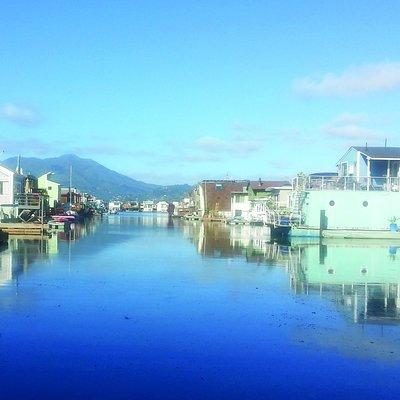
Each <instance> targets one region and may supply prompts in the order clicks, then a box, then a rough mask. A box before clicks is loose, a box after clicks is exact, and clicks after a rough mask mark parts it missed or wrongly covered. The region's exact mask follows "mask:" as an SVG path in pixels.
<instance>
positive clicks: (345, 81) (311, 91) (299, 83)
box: [294, 62, 400, 96]
mask: <svg viewBox="0 0 400 400" xmlns="http://www.w3.org/2000/svg"><path fill="white" fill-rule="evenodd" d="M294 89H295V91H297V92H299V93H303V94H306V95H312V96H353V95H361V94H366V93H372V92H381V91H390V90H394V89H400V62H382V63H376V64H367V65H361V66H357V67H351V68H349V69H347V70H346V71H344V72H342V73H340V74H334V73H328V74H325V75H323V76H320V77H303V78H300V79H297V80H296V81H295V82H294Z"/></svg>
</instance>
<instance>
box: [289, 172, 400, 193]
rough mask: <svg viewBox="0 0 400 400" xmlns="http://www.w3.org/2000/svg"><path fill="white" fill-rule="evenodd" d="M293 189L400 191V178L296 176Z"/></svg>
mask: <svg viewBox="0 0 400 400" xmlns="http://www.w3.org/2000/svg"><path fill="white" fill-rule="evenodd" d="M292 185H293V190H294V191H298V190H353V191H355V190H363V191H370V190H374V191H388V192H400V178H397V177H393V178H392V177H389V178H388V177H382V176H363V177H358V178H357V177H356V176H322V175H321V176H318V175H309V176H305V177H296V178H294V179H293V182H292Z"/></svg>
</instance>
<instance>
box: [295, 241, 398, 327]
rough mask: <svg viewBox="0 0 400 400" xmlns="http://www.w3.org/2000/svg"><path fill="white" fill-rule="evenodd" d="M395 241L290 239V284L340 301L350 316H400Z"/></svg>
mask: <svg viewBox="0 0 400 400" xmlns="http://www.w3.org/2000/svg"><path fill="white" fill-rule="evenodd" d="M397 248H398V246H397V245H396V243H386V242H382V241H381V242H379V241H378V242H377V241H375V242H370V241H368V242H365V241H363V240H358V241H357V240H331V241H328V240H326V241H325V240H324V241H322V242H321V243H317V244H293V246H292V251H294V252H295V253H297V258H293V259H294V260H296V262H294V263H293V265H292V270H291V284H292V288H293V290H295V291H296V292H297V293H306V294H310V293H318V294H319V295H320V296H325V297H329V298H331V299H332V300H334V301H336V302H337V303H338V304H340V305H342V306H343V307H344V308H345V309H346V310H347V311H348V312H350V314H349V315H351V317H352V319H353V321H354V322H361V323H379V324H387V323H399V322H400V312H399V311H400V254H397Z"/></svg>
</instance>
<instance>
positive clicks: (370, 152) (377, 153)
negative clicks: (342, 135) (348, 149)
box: [353, 146, 400, 160]
mask: <svg viewBox="0 0 400 400" xmlns="http://www.w3.org/2000/svg"><path fill="white" fill-rule="evenodd" d="M353 148H354V149H355V150H357V151H359V152H360V153H363V154H365V155H366V156H367V157H370V158H385V159H388V158H390V159H399V160H400V147H365V146H353Z"/></svg>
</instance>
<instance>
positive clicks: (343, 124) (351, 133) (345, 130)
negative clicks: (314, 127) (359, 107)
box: [322, 113, 385, 141]
mask: <svg viewBox="0 0 400 400" xmlns="http://www.w3.org/2000/svg"><path fill="white" fill-rule="evenodd" d="M368 121H369V118H368V116H367V115H365V114H350V113H345V114H341V115H339V116H337V117H336V118H334V119H333V120H332V121H330V122H328V123H327V124H325V125H323V126H322V132H323V133H324V134H325V135H327V136H330V137H336V138H341V139H354V140H358V141H359V140H368V139H382V138H384V137H385V134H384V133H382V132H379V131H376V130H374V129H371V128H370V127H366V126H365V123H367V122H368Z"/></svg>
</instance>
